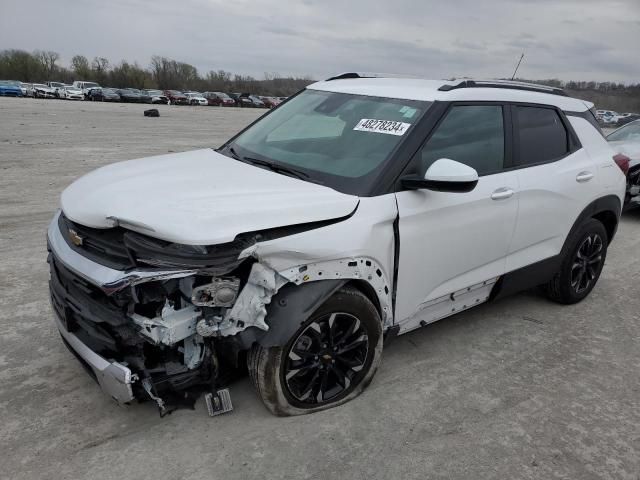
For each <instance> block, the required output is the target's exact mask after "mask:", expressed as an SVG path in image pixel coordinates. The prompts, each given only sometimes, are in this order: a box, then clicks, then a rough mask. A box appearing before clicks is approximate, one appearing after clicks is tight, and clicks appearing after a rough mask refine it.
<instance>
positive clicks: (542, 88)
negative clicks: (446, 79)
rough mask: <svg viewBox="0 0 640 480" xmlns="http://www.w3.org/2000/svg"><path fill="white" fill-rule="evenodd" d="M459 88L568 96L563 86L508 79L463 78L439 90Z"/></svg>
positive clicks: (446, 90)
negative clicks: (496, 89) (524, 91)
mask: <svg viewBox="0 0 640 480" xmlns="http://www.w3.org/2000/svg"><path fill="white" fill-rule="evenodd" d="M458 88H507V89H510V90H526V91H529V92H539V93H550V94H551V95H560V96H563V97H568V95H567V93H566V92H565V91H564V90H563V89H561V88H557V87H550V86H548V85H538V84H536V83H525V82H513V81H508V80H462V81H461V82H460V83H457V84H454V85H452V84H450V83H447V84H445V85H442V86H441V87H440V88H438V90H440V91H441V92H449V91H451V90H457V89H458Z"/></svg>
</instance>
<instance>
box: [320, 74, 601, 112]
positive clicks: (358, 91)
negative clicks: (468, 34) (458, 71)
mask: <svg viewBox="0 0 640 480" xmlns="http://www.w3.org/2000/svg"><path fill="white" fill-rule="evenodd" d="M346 75H358V74H346ZM339 77H344V75H341V76H339ZM307 88H308V89H310V90H321V91H325V92H334V93H350V94H354V95H366V96H372V97H383V98H397V99H404V100H419V101H429V102H433V101H444V102H455V101H497V102H526V103H539V104H543V105H553V106H556V107H558V108H560V109H561V110H565V111H572V112H584V111H586V110H589V109H590V108H592V107H593V104H592V103H590V102H587V101H584V100H579V99H577V98H572V97H568V96H565V94H564V93H563V92H562V90H560V89H554V88H551V87H545V86H543V85H536V84H527V83H522V82H502V81H494V80H469V79H463V80H426V79H421V78H403V77H392V76H376V77H373V76H371V77H366V76H359V77H355V78H354V77H346V78H338V77H334V79H329V80H325V81H321V82H316V83H313V84H311V85H309V86H308V87H307ZM547 92H548V93H547Z"/></svg>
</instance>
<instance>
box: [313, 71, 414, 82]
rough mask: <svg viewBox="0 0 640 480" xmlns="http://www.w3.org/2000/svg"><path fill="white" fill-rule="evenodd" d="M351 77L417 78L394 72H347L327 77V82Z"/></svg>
mask: <svg viewBox="0 0 640 480" xmlns="http://www.w3.org/2000/svg"><path fill="white" fill-rule="evenodd" d="M349 78H416V77H413V76H411V75H396V74H393V73H377V72H345V73H341V74H339V75H336V76H334V77H331V78H327V79H326V80H325V82H330V81H331V80H346V79H349Z"/></svg>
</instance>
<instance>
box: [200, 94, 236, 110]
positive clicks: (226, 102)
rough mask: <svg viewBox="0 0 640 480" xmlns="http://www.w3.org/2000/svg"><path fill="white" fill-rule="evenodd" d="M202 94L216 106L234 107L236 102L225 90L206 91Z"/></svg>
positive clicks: (210, 103)
mask: <svg viewBox="0 0 640 480" xmlns="http://www.w3.org/2000/svg"><path fill="white" fill-rule="evenodd" d="M202 96H203V97H204V98H206V99H207V102H209V105H213V106H216V107H233V106H234V105H235V103H236V102H235V100H234V99H233V98H231V97H230V96H229V95H227V94H226V93H223V92H204V93H203V94H202Z"/></svg>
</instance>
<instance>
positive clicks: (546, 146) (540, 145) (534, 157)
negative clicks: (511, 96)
mask: <svg viewBox="0 0 640 480" xmlns="http://www.w3.org/2000/svg"><path fill="white" fill-rule="evenodd" d="M515 112H516V118H517V122H516V125H517V128H516V132H515V136H516V140H517V149H518V156H517V162H518V164H519V165H533V164H538V163H545V162H551V161H553V160H557V159H559V158H562V157H564V156H565V155H566V154H567V153H569V151H570V145H569V134H568V132H567V129H566V127H565V126H564V123H563V122H562V119H561V118H560V116H559V115H558V112H557V111H556V110H555V109H553V108H543V107H525V106H517V107H515Z"/></svg>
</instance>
